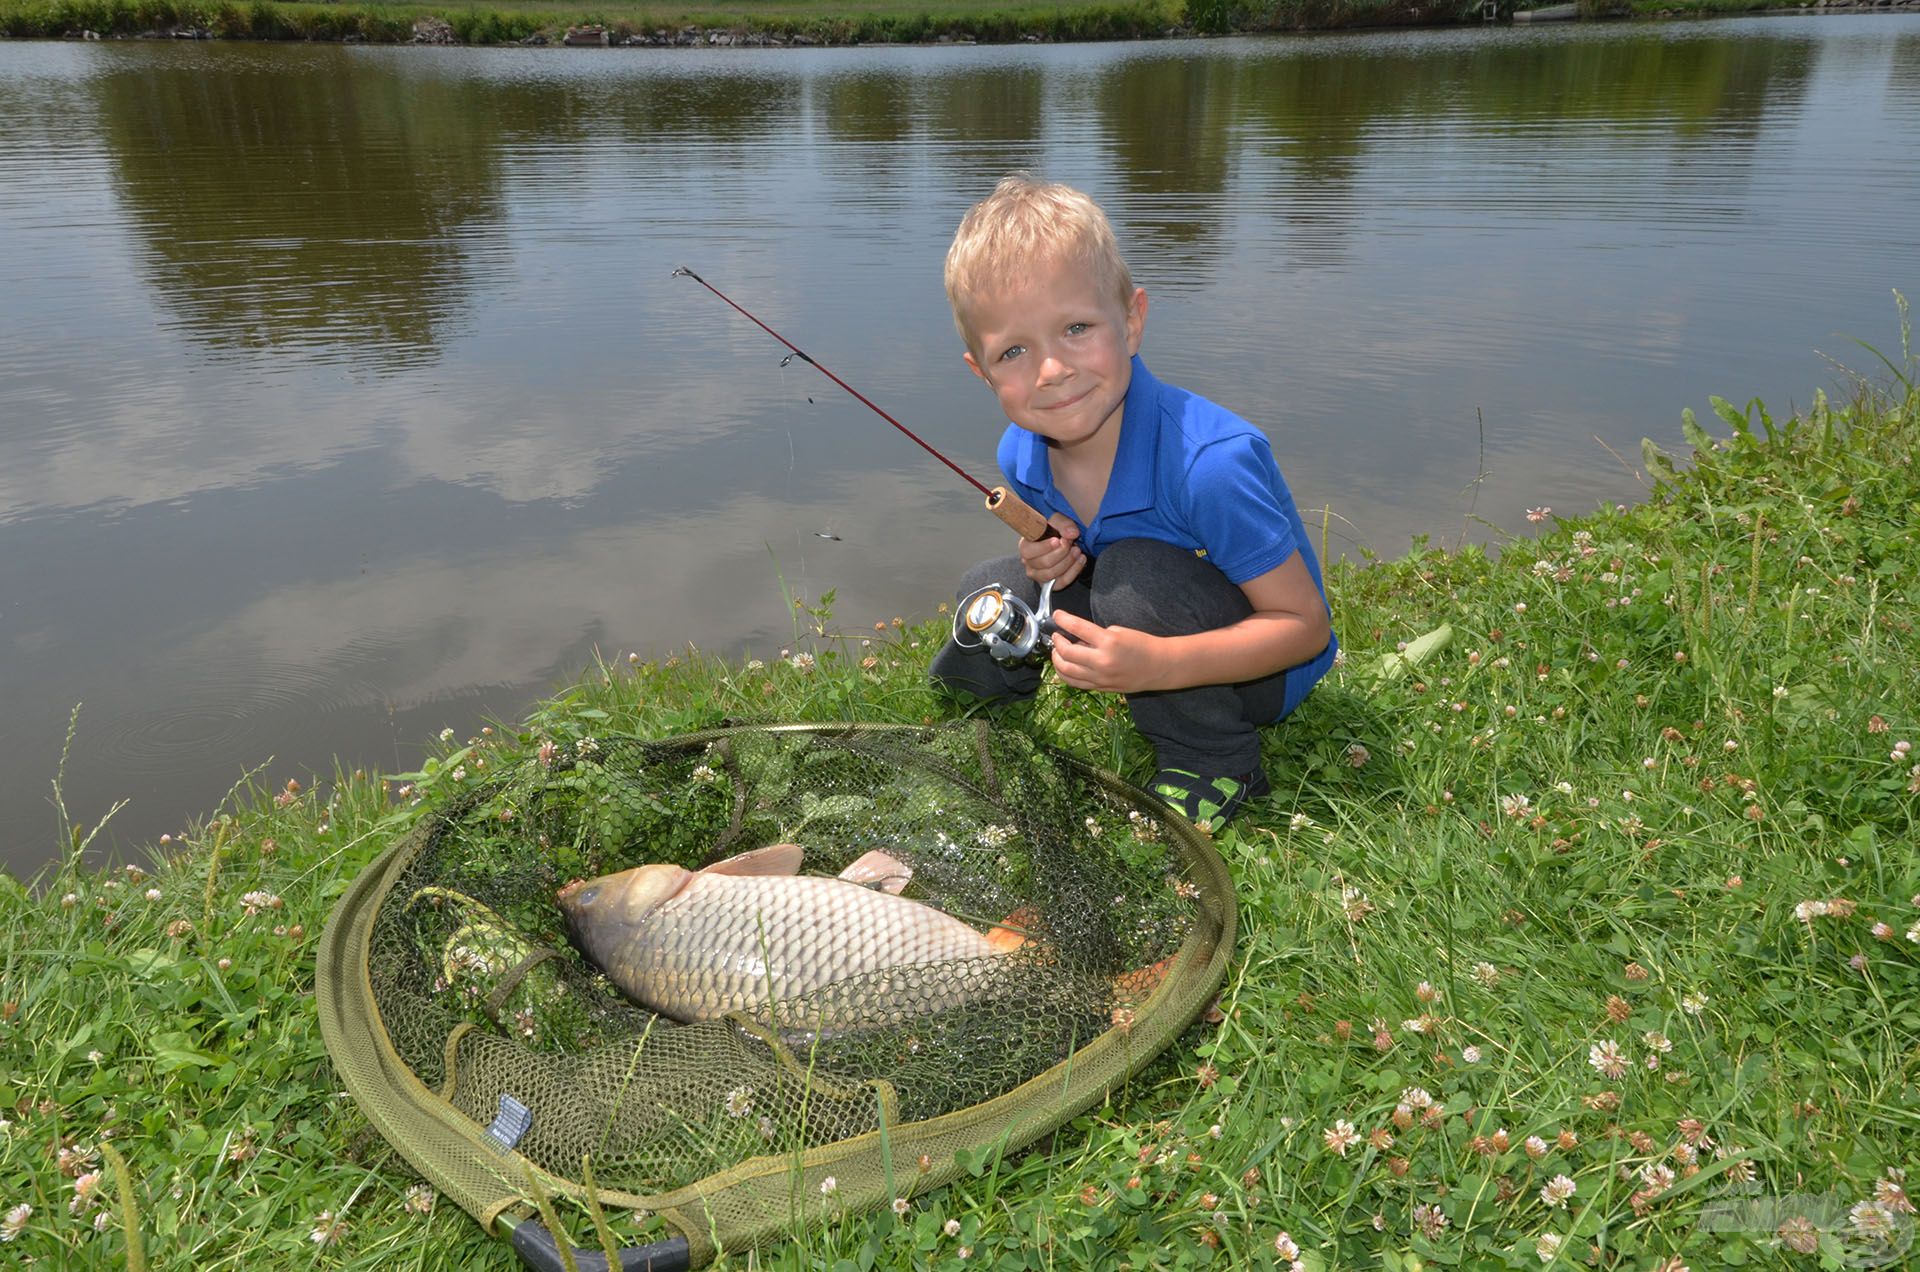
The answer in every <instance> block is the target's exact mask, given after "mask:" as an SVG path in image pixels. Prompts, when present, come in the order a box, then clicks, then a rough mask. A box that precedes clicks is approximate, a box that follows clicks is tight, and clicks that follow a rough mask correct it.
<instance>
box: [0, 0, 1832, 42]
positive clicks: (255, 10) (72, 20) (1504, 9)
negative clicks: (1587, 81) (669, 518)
mask: <svg viewBox="0 0 1920 1272" xmlns="http://www.w3.org/2000/svg"><path fill="white" fill-rule="evenodd" d="M1534 7H1540V6H1537V5H1535V4H1533V3H1531V0H1522V2H1521V3H1515V2H1514V0H1501V3H1500V12H1501V13H1502V14H1503V15H1504V14H1510V13H1512V11H1513V10H1514V9H1515V8H1534ZM1798 7H1800V0H1583V9H1582V16H1585V17H1609V16H1626V15H1628V14H1632V15H1634V16H1642V17H1653V16H1663V15H1666V14H1668V13H1676V12H1677V13H1686V14H1708V13H1732V12H1744V11H1750V10H1759V9H1779V8H1798ZM428 18H431V19H438V20H440V21H443V22H445V23H447V24H448V25H449V26H450V27H451V30H452V35H453V37H454V39H455V40H457V41H458V42H459V43H463V44H513V43H518V42H520V41H523V40H526V39H528V38H529V37H533V36H540V37H544V38H546V39H548V40H556V41H557V40H558V39H559V38H560V37H561V36H563V35H564V34H565V33H566V31H567V29H568V28H569V27H573V26H581V25H588V24H595V25H600V26H604V27H606V28H607V30H608V31H609V33H610V34H611V35H612V37H613V39H614V41H615V42H623V41H625V40H626V38H627V37H628V36H632V35H640V36H652V35H654V34H655V33H664V34H666V35H669V36H671V35H674V34H676V33H679V32H682V31H694V32H697V33H699V34H700V35H702V36H705V35H708V34H715V33H720V32H726V33H730V34H733V35H735V36H740V37H749V38H753V39H764V40H767V41H777V42H780V43H788V42H810V43H815V44H866V43H878V44H895V43H925V42H930V41H937V40H943V39H945V40H977V41H980V42H985V43H1007V42H1012V41H1018V40H1028V39H1033V40H1046V41H1084V40H1136V39H1151V38H1156V37H1160V36H1164V35H1167V34H1170V33H1177V32H1203V33H1208V34H1222V33H1228V32H1236V31H1238V32H1246V31H1298V30H1337V29H1347V28H1357V27H1379V26H1440V25H1447V24H1450V23H1456V22H1480V21H1482V20H1483V14H1482V6H1481V5H1480V4H1478V3H1476V0H1446V2H1445V3H1441V4H1437V5H1436V4H1431V3H1424V2H1423V0H928V2H927V3H907V2H905V0H418V2H413V3H392V4H389V3H381V2H380V0H346V2H345V3H334V2H333V0H320V2H317V3H315V2H311V0H0V34H4V35H8V36H12V37H15V38H35V37H39V38H49V37H54V38H57V37H62V36H78V35H79V34H80V33H82V32H89V31H90V32H94V33H97V34H101V35H106V36H137V35H141V34H143V33H156V34H160V35H168V34H171V33H173V32H176V31H183V32H184V31H202V32H206V33H208V34H210V35H212V36H215V37H218V38H221V39H241V40H246V39H251V40H364V41H368V42H372V43H388V44H394V43H398V44H404V43H408V42H410V41H412V40H413V39H414V30H415V28H414V24H415V23H416V22H417V21H419V20H421V19H428Z"/></svg>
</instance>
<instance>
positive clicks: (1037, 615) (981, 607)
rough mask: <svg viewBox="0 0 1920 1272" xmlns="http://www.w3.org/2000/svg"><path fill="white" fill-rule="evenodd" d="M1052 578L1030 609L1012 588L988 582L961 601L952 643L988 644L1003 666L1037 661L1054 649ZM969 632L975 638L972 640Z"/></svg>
mask: <svg viewBox="0 0 1920 1272" xmlns="http://www.w3.org/2000/svg"><path fill="white" fill-rule="evenodd" d="M1053 632H1054V627H1053V580H1052V579H1049V580H1047V582H1046V583H1045V584H1044V585H1042V587H1041V588H1040V604H1039V606H1038V607H1034V608H1029V607H1028V605H1027V603H1026V602H1025V601H1023V600H1021V599H1020V598H1019V597H1017V596H1015V595H1014V594H1013V592H1012V591H1011V590H1009V589H1008V588H1006V587H1003V586H1002V585H1000V584H998V583H989V584H987V585H986V586H985V587H983V588H981V589H980V590H979V591H977V592H972V593H970V594H968V596H967V597H966V599H964V600H962V601H961V602H960V608H959V610H958V611H957V612H956V613H955V614H954V616H953V643H954V644H956V645H958V646H959V647H960V648H962V649H978V648H980V647H981V646H983V645H984V646H985V647H986V650H987V654H988V656H990V657H991V658H992V659H993V660H994V661H995V662H997V663H999V664H1001V665H1002V666H1007V667H1011V666H1015V665H1017V664H1019V663H1038V662H1041V661H1043V660H1045V658H1046V657H1047V655H1048V654H1049V653H1051V652H1052V650H1053ZM969 635H971V636H973V637H975V638H976V639H972V640H969V639H968V637H969Z"/></svg>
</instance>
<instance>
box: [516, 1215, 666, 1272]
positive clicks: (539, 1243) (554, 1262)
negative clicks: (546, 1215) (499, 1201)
mask: <svg viewBox="0 0 1920 1272" xmlns="http://www.w3.org/2000/svg"><path fill="white" fill-rule="evenodd" d="M499 1222H500V1225H501V1226H502V1227H506V1226H507V1225H508V1223H509V1222H511V1220H510V1219H509V1217H508V1216H506V1215H501V1216H500V1220H499ZM510 1239H511V1241H512V1243H513V1252H514V1253H515V1254H517V1255H519V1256H520V1261H521V1262H522V1263H524V1264H526V1265H527V1266H528V1267H529V1268H532V1269H534V1272H567V1268H568V1267H570V1266H571V1267H574V1268H578V1269H579V1272H687V1269H688V1268H690V1267H692V1266H693V1261H692V1255H691V1253H690V1251H689V1250H688V1248H687V1239H686V1238H685V1237H671V1238H669V1239H667V1240H665V1241H656V1242H654V1243H653V1244H652V1245H647V1246H627V1247H625V1248H623V1249H621V1250H619V1251H617V1252H616V1253H618V1255H619V1257H620V1261H619V1262H618V1263H608V1262H607V1256H606V1255H604V1254H602V1253H600V1251H598V1250H587V1249H582V1248H581V1247H579V1246H571V1247H570V1248H569V1251H568V1252H569V1253H570V1254H572V1256H573V1258H572V1260H571V1262H569V1260H568V1259H567V1258H566V1257H565V1256H564V1255H563V1254H561V1252H560V1243H559V1242H558V1241H556V1240H555V1239H554V1236H553V1234H552V1233H551V1232H548V1231H547V1229H546V1225H544V1224H542V1223H541V1222H540V1221H539V1220H537V1219H522V1220H520V1221H518V1222H517V1223H513V1225H512V1235H511V1238H510Z"/></svg>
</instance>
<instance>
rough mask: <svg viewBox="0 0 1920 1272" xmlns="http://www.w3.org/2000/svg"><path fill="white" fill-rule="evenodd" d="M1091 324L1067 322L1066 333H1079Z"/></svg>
mask: <svg viewBox="0 0 1920 1272" xmlns="http://www.w3.org/2000/svg"><path fill="white" fill-rule="evenodd" d="M1092 325H1093V324H1091V323H1085V322H1070V323H1068V324H1067V334H1068V335H1070V336H1077V335H1081V334H1082V333H1084V332H1085V331H1086V330H1087V328H1088V327H1090V326H1092Z"/></svg>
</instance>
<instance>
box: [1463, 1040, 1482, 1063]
mask: <svg viewBox="0 0 1920 1272" xmlns="http://www.w3.org/2000/svg"><path fill="white" fill-rule="evenodd" d="M1460 1058H1461V1059H1462V1060H1464V1061H1466V1062H1467V1063H1468V1064H1479V1063H1480V1048H1478V1047H1476V1046H1473V1045H1472V1044H1468V1045H1467V1046H1464V1047H1462V1048H1460Z"/></svg>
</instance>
